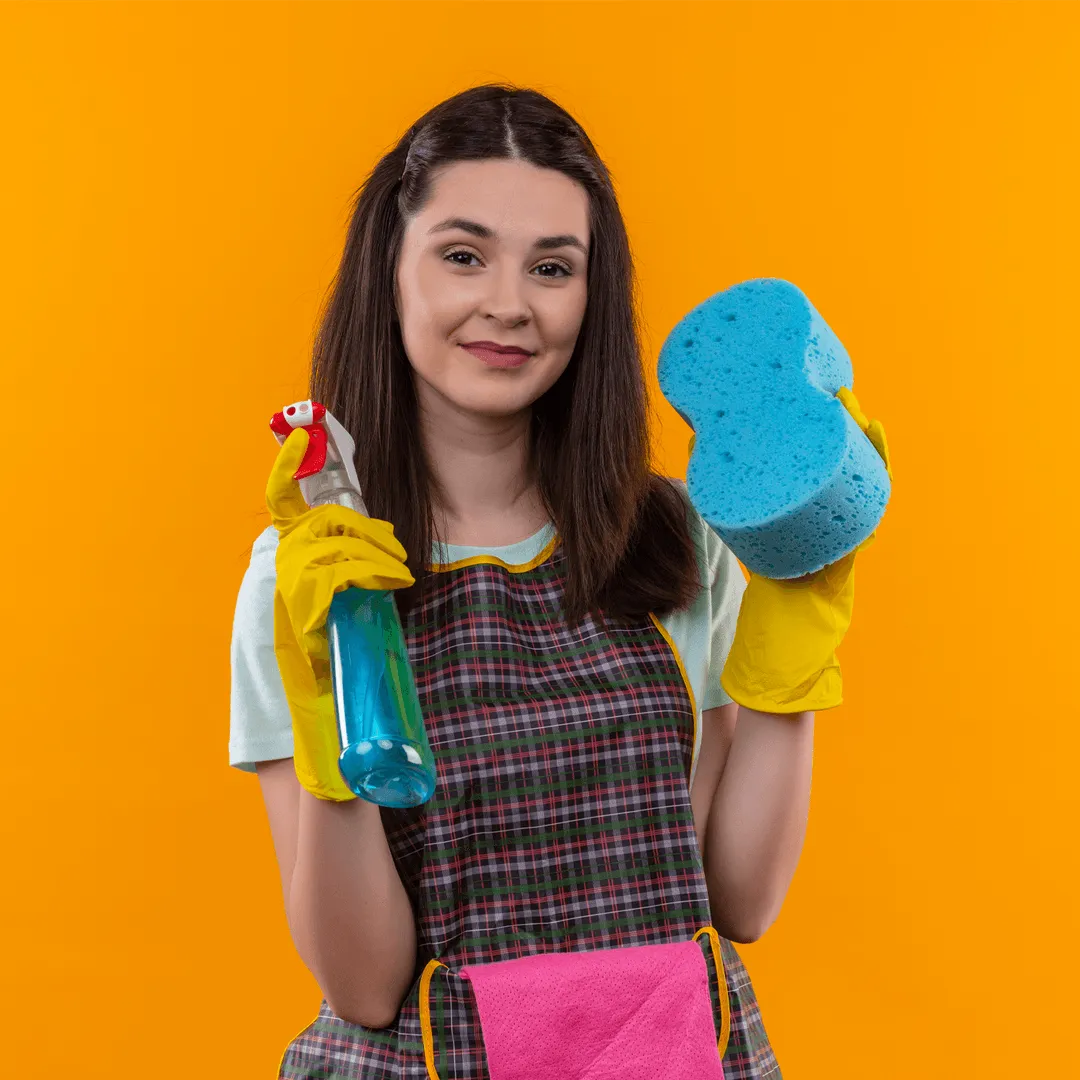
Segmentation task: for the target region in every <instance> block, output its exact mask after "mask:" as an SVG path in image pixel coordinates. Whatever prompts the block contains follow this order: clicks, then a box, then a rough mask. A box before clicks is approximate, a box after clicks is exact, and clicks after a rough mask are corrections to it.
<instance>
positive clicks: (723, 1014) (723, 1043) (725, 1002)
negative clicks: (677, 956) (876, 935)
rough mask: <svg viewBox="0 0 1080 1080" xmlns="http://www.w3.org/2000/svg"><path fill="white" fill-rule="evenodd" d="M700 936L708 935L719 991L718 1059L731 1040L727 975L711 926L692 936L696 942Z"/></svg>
mask: <svg viewBox="0 0 1080 1080" xmlns="http://www.w3.org/2000/svg"><path fill="white" fill-rule="evenodd" d="M702 934H708V935H709V944H710V945H711V946H712V955H713V963H714V964H715V965H716V984H717V989H718V990H719V991H720V1039H719V1041H718V1042H717V1044H716V1049H717V1050H719V1051H720V1057H723V1056H724V1052H725V1051H726V1050H727V1044H728V1039H729V1038H731V1001H730V998H729V996H728V988H727V975H726V974H725V972H724V958H723V957H722V956H721V955H720V935H719V934H718V933H717V932H716V931H715V930H714V929H713V928H712V927H711V926H703V927H702V928H701V929H700V930H699V931H698V932H697V933H696V934H695V935H694V940H695V941H697V939H698V938H699V937H701V935H702Z"/></svg>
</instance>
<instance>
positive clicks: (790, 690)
mask: <svg viewBox="0 0 1080 1080" xmlns="http://www.w3.org/2000/svg"><path fill="white" fill-rule="evenodd" d="M836 396H837V397H838V398H839V399H840V401H841V403H842V404H843V406H844V408H845V409H847V410H848V412H849V413H850V414H851V415H852V417H853V418H854V419H855V422H856V423H857V424H858V425H859V427H860V428H862V430H863V432H864V433H865V434H866V436H867V438H868V439H870V441H871V442H872V443H873V444H874V448H875V449H876V450H877V452H878V453H879V454H880V455H881V458H882V460H883V461H884V462H885V469H886V471H887V472H888V474H889V479H890V480H891V479H892V465H891V462H890V460H889V447H888V442H887V441H886V439H885V429H884V428H883V427H882V425H881V423H880V422H879V421H876V420H875V421H870V420H867V418H866V416H865V415H864V414H863V411H862V409H860V408H859V403H858V401H857V400H856V399H855V395H854V394H853V393H852V392H851V391H850V390H848V389H847V388H846V387H842V388H841V389H840V392H839V393H838V394H837V395H836ZM875 535H876V533H871V534H870V536H868V537H867V538H866V539H865V540H864V541H863V542H862V543H861V544H860V545H859V546H858V547H857V548H856V549H855V550H854V551H852V552H850V553H849V554H847V555H845V556H844V557H843V558H841V559H837V561H836V562H834V563H830V564H829V565H828V566H826V567H823V568H822V569H821V570H818V571H817V573H814V574H807V575H806V576H805V577H801V578H793V579H789V580H784V581H777V580H773V579H771V578H764V577H760V576H759V575H758V574H755V573H751V574H750V581H749V583H748V584H747V586H746V592H745V593H744V594H743V598H742V606H741V607H740V608H739V618H738V622H737V623H736V626H735V639H734V641H732V643H731V650H730V651H729V653H728V658H727V662H726V663H725V665H724V670H723V673H722V674H721V676H720V685H721V686H722V687H723V688H724V689H725V690H726V691H727V693H728V694H729V695H730V696H731V698H732V700H734V701H737V702H738V703H739V704H740V705H745V706H746V707H747V708H750V709H757V710H758V711H759V712H769V713H798V712H804V711H815V712H816V711H820V710H821V709H831V708H834V707H835V706H837V705H839V704H840V703H841V701H842V700H843V698H842V681H841V677H840V664H839V662H838V661H837V659H836V649H837V647H838V646H839V644H840V642H841V641H842V640H843V637H844V634H845V633H847V628H848V626H849V625H850V623H851V609H852V604H853V602H854V598H855V556H856V555H857V554H858V553H859V552H860V551H861V550H862V549H863V548H864V547H866V546H867V545H868V544H869V543H870V542H871V541H872V540H873V539H874V536H875Z"/></svg>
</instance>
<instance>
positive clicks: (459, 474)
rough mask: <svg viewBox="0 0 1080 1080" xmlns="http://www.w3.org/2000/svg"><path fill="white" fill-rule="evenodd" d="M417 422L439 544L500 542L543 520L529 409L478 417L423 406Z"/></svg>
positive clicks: (535, 527)
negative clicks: (432, 486)
mask: <svg viewBox="0 0 1080 1080" xmlns="http://www.w3.org/2000/svg"><path fill="white" fill-rule="evenodd" d="M433 413H434V414H433ZM421 426H422V428H423V431H424V445H425V448H426V450H427V454H428V459H429V461H430V462H431V467H432V470H433V472H434V476H435V480H436V483H437V501H436V506H435V520H436V525H437V528H438V532H439V537H440V539H441V540H442V541H443V542H444V543H447V544H464V545H467V546H488V545H490V546H492V547H503V546H505V545H507V544H514V543H517V542H518V541H519V540H524V539H526V537H529V536H532V535H533V533H535V532H536V531H537V530H538V529H540V528H541V527H542V526H543V525H544V524H545V523H546V522H547V521H548V514H547V510H546V509H545V507H544V505H543V500H542V499H541V498H540V492H539V488H538V485H537V484H536V480H535V476H534V475H533V470H532V463H531V454H530V449H529V442H530V440H529V434H530V415H529V413H523V414H518V415H516V416H507V417H478V416H467V415H462V414H453V413H451V412H449V411H448V410H443V409H438V410H437V411H434V410H430V409H428V410H421Z"/></svg>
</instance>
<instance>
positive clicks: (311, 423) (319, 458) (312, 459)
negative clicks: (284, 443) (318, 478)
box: [270, 401, 326, 480]
mask: <svg viewBox="0 0 1080 1080" xmlns="http://www.w3.org/2000/svg"><path fill="white" fill-rule="evenodd" d="M325 415H326V407H325V406H323V405H320V404H319V403H318V402H317V401H298V402H297V403H296V404H295V405H287V406H286V407H285V408H284V409H282V411H281V412H279V413H274V415H273V416H272V417H271V418H270V430H271V431H273V432H274V434H275V435H281V436H285V437H288V435H289V434H290V433H291V432H292V431H293V430H294V429H296V428H303V429H304V430H305V431H306V432H307V433H308V448H307V451H306V452H305V454H304V460H303V461H301V462H300V468H299V469H297V470H296V472H295V473H294V474H293V476H294V477H295V478H296V479H297V480H303V479H304V477H305V476H313V475H314V474H315V473H317V472H321V471H322V468H323V466H324V465H325V464H326V429H325V428H324V427H323V426H322V419H323V417H324V416H325Z"/></svg>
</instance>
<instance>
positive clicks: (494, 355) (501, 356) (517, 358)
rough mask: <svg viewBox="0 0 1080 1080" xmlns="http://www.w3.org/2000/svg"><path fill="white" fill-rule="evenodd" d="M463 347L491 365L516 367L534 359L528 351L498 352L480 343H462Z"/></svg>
mask: <svg viewBox="0 0 1080 1080" xmlns="http://www.w3.org/2000/svg"><path fill="white" fill-rule="evenodd" d="M461 348H463V349H464V350H465V351H466V352H468V353H472V354H473V356H475V357H476V359H477V360H483V362H484V363H485V364H487V365H488V366H489V367H497V368H516V367H521V365H522V364H524V363H525V361H526V360H530V359H532V358H531V357H530V356H528V355H527V354H526V353H519V352H510V353H504V352H496V351H495V350H494V349H485V348H482V347H481V346H478V345H462V346H461Z"/></svg>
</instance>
